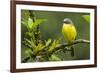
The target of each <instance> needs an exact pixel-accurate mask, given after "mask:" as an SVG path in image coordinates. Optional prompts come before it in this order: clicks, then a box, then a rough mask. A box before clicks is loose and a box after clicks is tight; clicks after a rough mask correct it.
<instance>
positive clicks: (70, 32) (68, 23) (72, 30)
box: [62, 18, 77, 56]
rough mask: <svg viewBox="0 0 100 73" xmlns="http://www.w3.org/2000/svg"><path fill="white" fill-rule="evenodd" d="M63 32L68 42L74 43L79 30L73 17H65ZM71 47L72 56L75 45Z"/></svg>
mask: <svg viewBox="0 0 100 73" xmlns="http://www.w3.org/2000/svg"><path fill="white" fill-rule="evenodd" d="M62 34H63V36H64V39H65V40H66V42H67V43H68V44H72V43H73V42H74V41H75V40H76V37H77V30H76V27H75V25H74V23H73V22H72V20H71V19H69V18H64V19H63V26H62ZM69 47H70V49H71V56H74V49H73V47H72V46H69Z"/></svg>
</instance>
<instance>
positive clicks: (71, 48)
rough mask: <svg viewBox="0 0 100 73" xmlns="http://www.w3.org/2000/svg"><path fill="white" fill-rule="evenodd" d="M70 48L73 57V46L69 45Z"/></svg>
mask: <svg viewBox="0 0 100 73" xmlns="http://www.w3.org/2000/svg"><path fill="white" fill-rule="evenodd" d="M70 50H71V56H72V57H73V56H74V48H73V46H71V47H70Z"/></svg>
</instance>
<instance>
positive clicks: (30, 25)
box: [28, 18, 33, 30]
mask: <svg viewBox="0 0 100 73" xmlns="http://www.w3.org/2000/svg"><path fill="white" fill-rule="evenodd" d="M32 27H33V20H32V19H31V18H28V28H29V29H30V30H31V29H32Z"/></svg>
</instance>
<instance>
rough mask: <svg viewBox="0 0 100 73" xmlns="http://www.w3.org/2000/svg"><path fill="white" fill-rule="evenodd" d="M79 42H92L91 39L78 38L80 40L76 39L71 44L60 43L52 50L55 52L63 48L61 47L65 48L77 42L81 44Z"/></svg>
mask: <svg viewBox="0 0 100 73" xmlns="http://www.w3.org/2000/svg"><path fill="white" fill-rule="evenodd" d="M79 43H85V44H90V41H89V40H84V39H78V40H75V41H74V42H73V43H71V44H69V43H64V44H59V45H57V46H56V47H55V49H54V50H53V51H52V52H51V54H52V53H54V52H55V51H57V50H59V49H61V48H65V47H66V46H71V45H75V44H79Z"/></svg>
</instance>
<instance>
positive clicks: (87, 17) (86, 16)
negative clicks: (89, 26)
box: [82, 15, 90, 22]
mask: <svg viewBox="0 0 100 73" xmlns="http://www.w3.org/2000/svg"><path fill="white" fill-rule="evenodd" d="M82 17H83V18H84V19H85V20H86V21H87V22H90V15H83V16H82Z"/></svg>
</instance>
